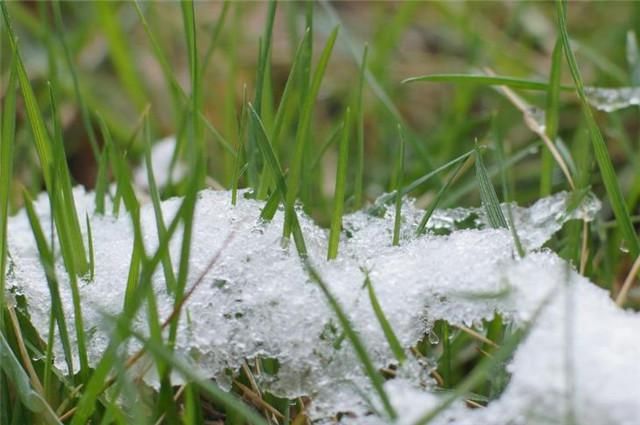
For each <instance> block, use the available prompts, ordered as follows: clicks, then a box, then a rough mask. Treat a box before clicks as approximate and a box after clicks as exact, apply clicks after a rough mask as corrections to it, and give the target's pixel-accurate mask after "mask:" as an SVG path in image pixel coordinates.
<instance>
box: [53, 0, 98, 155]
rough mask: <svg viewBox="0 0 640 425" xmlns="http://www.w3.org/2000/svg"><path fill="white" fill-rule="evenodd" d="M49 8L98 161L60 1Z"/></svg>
mask: <svg viewBox="0 0 640 425" xmlns="http://www.w3.org/2000/svg"><path fill="white" fill-rule="evenodd" d="M51 6H52V9H53V16H54V20H55V25H56V34H57V36H58V39H59V40H60V44H61V45H62V49H63V51H64V58H65V61H66V63H67V68H68V69H69V74H70V75H71V80H72V82H73V91H74V93H75V95H76V100H77V101H78V107H79V110H80V117H81V118H82V124H83V125H84V128H85V131H86V132H87V136H88V138H89V144H90V145H91V151H92V153H93V157H94V159H95V160H96V161H98V159H99V157H100V154H99V152H100V151H99V148H98V142H97V140H96V134H95V131H94V130H93V125H92V124H91V117H90V115H89V110H88V109H87V104H86V102H85V100H84V98H83V96H82V92H81V91H80V83H79V80H78V73H77V72H76V68H75V66H74V64H73V59H72V57H71V50H70V49H69V45H68V43H67V39H66V37H65V26H64V22H63V19H62V12H61V11H60V0H56V1H53V2H51Z"/></svg>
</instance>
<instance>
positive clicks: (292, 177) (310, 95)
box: [283, 27, 338, 237]
mask: <svg viewBox="0 0 640 425" xmlns="http://www.w3.org/2000/svg"><path fill="white" fill-rule="evenodd" d="M337 36H338V27H335V28H334V29H333V31H332V32H331V35H330V36H329V38H328V40H327V44H326V45H325V48H324V50H323V51H322V54H321V55H320V60H319V61H318V65H317V67H316V70H315V72H314V74H313V78H312V79H311V85H310V87H309V89H308V90H307V92H306V95H305V98H304V100H303V104H302V111H301V114H300V124H299V125H298V130H297V132H296V140H295V148H294V154H293V159H292V162H291V165H290V167H289V170H290V172H289V179H288V190H287V197H286V202H285V220H284V221H285V223H284V231H283V233H284V236H285V237H289V235H290V234H291V230H292V223H293V221H292V220H293V214H294V206H295V201H296V198H297V196H298V191H299V189H300V179H301V174H302V162H303V156H304V152H305V145H306V143H307V140H308V135H309V129H310V126H311V117H312V113H313V106H314V103H315V101H316V97H317V95H318V91H319V90H320V83H321V82H322V77H323V76H324V72H325V70H326V68H327V64H328V62H329V58H330V56H331V52H332V50H333V46H334V44H335V42H336V38H337Z"/></svg>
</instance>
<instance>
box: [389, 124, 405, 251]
mask: <svg viewBox="0 0 640 425" xmlns="http://www.w3.org/2000/svg"><path fill="white" fill-rule="evenodd" d="M398 135H399V136H400V139H399V140H400V146H399V152H398V165H397V170H398V171H397V173H398V174H397V175H396V190H395V192H396V193H398V194H400V193H402V181H403V180H404V134H403V131H402V126H401V125H400V124H398ZM395 201H396V202H395V217H394V220H393V240H392V245H393V246H397V245H400V224H401V223H402V196H401V195H400V196H396V199H395Z"/></svg>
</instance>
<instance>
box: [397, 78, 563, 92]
mask: <svg viewBox="0 0 640 425" xmlns="http://www.w3.org/2000/svg"><path fill="white" fill-rule="evenodd" d="M416 82H429V83H454V84H477V85H482V86H507V87H512V88H514V89H523V90H542V91H545V90H548V88H549V84H548V83H546V82H544V81H534V80H527V79H524V78H514V77H504V76H500V75H484V74H432V75H421V76H419V77H411V78H406V79H404V80H402V82H401V84H408V83H416ZM560 89H562V90H572V89H573V88H572V87H571V86H560Z"/></svg>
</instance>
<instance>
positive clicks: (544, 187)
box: [540, 39, 562, 197]
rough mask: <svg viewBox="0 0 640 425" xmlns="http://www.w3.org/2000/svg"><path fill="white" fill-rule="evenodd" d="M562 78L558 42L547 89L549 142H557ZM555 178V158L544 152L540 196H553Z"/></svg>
mask: <svg viewBox="0 0 640 425" xmlns="http://www.w3.org/2000/svg"><path fill="white" fill-rule="evenodd" d="M561 76H562V43H561V41H560V39H558V40H556V44H555V46H554V48H553V53H552V55H551V73H550V74H549V87H548V88H547V102H546V109H545V114H544V118H545V119H544V122H545V130H544V131H545V134H546V135H547V137H548V138H549V140H551V141H554V140H556V136H557V134H558V122H559V114H560V77H561ZM552 177H553V156H552V154H551V152H550V151H549V150H548V149H545V150H543V151H542V165H541V170H540V196H541V197H544V196H548V195H550V194H551V186H552V184H553V182H552Z"/></svg>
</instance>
